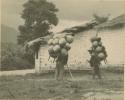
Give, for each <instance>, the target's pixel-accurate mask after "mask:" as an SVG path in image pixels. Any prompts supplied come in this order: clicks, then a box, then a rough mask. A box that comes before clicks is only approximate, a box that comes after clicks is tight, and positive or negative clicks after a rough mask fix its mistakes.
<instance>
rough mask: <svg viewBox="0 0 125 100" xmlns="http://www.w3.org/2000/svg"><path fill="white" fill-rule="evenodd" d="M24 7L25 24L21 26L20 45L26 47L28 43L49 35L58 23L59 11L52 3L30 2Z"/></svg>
mask: <svg viewBox="0 0 125 100" xmlns="http://www.w3.org/2000/svg"><path fill="white" fill-rule="evenodd" d="M23 7H24V10H23V12H22V15H21V17H22V18H23V19H24V21H25V23H24V25H20V26H19V31H20V35H19V36H18V44H21V45H24V44H25V42H27V41H30V40H33V39H35V38H38V37H42V36H46V35H49V34H50V32H49V29H50V28H51V26H52V25H54V26H56V25H57V23H58V18H57V16H56V12H57V11H58V9H57V8H56V7H55V5H54V4H53V3H51V2H47V1H46V0H28V2H26V3H25V4H24V5H23Z"/></svg>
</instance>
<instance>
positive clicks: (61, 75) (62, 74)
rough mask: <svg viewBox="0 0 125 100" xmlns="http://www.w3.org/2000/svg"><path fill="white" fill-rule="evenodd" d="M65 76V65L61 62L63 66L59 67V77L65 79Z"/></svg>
mask: <svg viewBox="0 0 125 100" xmlns="http://www.w3.org/2000/svg"><path fill="white" fill-rule="evenodd" d="M63 76H64V65H63V64H61V66H60V67H59V79H60V80H63Z"/></svg>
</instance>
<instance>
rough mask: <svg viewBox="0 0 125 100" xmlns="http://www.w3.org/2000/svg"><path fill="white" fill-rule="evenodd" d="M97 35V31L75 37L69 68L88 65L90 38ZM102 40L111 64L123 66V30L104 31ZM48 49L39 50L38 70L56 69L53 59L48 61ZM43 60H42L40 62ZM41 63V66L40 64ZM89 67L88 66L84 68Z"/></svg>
mask: <svg viewBox="0 0 125 100" xmlns="http://www.w3.org/2000/svg"><path fill="white" fill-rule="evenodd" d="M95 34H96V31H94V30H91V31H87V32H82V33H78V35H75V37H74V42H73V43H72V48H71V50H70V51H69V61H68V64H69V66H75V67H79V66H80V65H86V64H87V62H86V60H87V59H89V58H90V56H89V53H88V51H87V50H88V49H89V48H90V46H91V42H90V38H91V37H92V36H94V35H95ZM99 36H100V37H101V38H102V43H103V44H104V46H105V47H106V50H107V53H108V58H107V60H108V63H109V64H123V63H124V59H125V55H124V49H123V48H125V47H124V46H125V44H124V40H125V33H124V31H123V30H113V31H103V32H100V33H99ZM48 57H49V55H48V47H47V46H44V47H43V46H42V47H40V50H39V59H38V60H36V69H38V70H40V69H39V68H41V70H44V69H48V68H51V67H52V68H54V67H55V64H54V63H52V59H51V60H50V61H48ZM40 59H41V60H40ZM40 61H41V64H40ZM84 67H87V66H84Z"/></svg>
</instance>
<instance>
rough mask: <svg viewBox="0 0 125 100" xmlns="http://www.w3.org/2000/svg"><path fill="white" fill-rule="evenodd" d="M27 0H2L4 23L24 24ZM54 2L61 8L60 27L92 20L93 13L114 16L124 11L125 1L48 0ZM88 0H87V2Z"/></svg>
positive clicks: (15, 26)
mask: <svg viewBox="0 0 125 100" xmlns="http://www.w3.org/2000/svg"><path fill="white" fill-rule="evenodd" d="M26 1H27V0H2V16H1V18H2V24H5V25H8V26H11V27H14V28H16V29H17V27H18V25H20V24H23V20H22V19H21V18H20V14H21V12H22V10H23V7H22V4H24V3H25V2H26ZM48 1H51V2H53V3H54V4H55V5H56V7H57V8H58V9H59V12H58V13H57V15H58V18H59V21H60V22H59V25H58V27H59V28H56V29H63V28H64V27H68V26H70V25H71V26H72V25H73V24H74V25H75V24H80V23H82V21H83V22H84V21H86V20H90V19H91V18H92V14H93V13H98V14H101V15H106V14H108V13H110V14H111V15H112V17H113V16H117V15H119V14H122V13H124V11H125V3H124V1H123V0H101V1H102V2H100V1H99V0H88V1H87V0H48ZM86 1H87V2H86Z"/></svg>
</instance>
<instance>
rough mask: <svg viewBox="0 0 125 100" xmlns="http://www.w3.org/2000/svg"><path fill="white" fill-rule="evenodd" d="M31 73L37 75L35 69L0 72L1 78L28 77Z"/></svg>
mask: <svg viewBox="0 0 125 100" xmlns="http://www.w3.org/2000/svg"><path fill="white" fill-rule="evenodd" d="M29 73H35V70H34V69H26V70H14V71H0V76H3V75H4V76H8V75H26V74H29Z"/></svg>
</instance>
